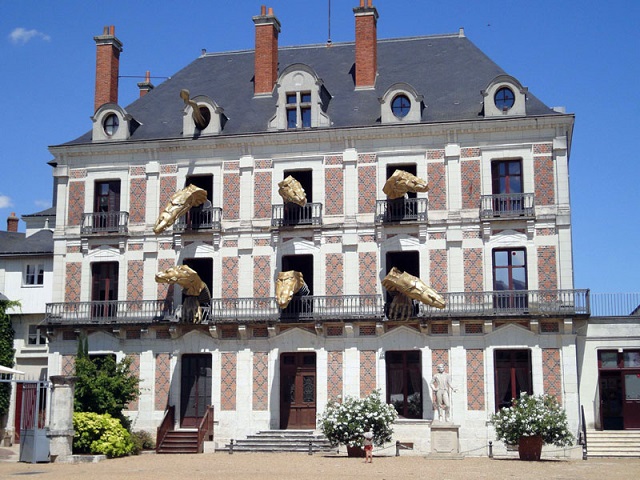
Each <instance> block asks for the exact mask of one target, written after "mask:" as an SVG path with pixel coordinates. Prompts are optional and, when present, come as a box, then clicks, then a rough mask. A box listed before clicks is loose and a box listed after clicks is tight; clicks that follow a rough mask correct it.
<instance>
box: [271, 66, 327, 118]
mask: <svg viewBox="0 0 640 480" xmlns="http://www.w3.org/2000/svg"><path fill="white" fill-rule="evenodd" d="M276 95H277V104H276V113H275V115H274V116H273V117H271V119H270V120H269V128H271V129H277V130H295V129H301V128H315V127H328V126H329V125H330V124H331V122H330V121H329V117H328V115H327V114H326V111H327V108H328V106H329V101H330V100H331V95H329V92H328V91H327V89H326V88H324V85H323V84H322V80H321V79H320V78H318V76H317V75H316V74H315V72H314V71H313V70H311V69H310V68H309V67H308V66H306V65H302V64H296V65H291V66H289V67H287V68H286V69H285V70H284V72H282V75H280V78H279V80H278V83H277V85H276Z"/></svg>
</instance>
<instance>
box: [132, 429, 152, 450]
mask: <svg viewBox="0 0 640 480" xmlns="http://www.w3.org/2000/svg"><path fill="white" fill-rule="evenodd" d="M131 440H132V441H133V452H132V453H134V454H135V455H138V454H139V453H140V452H141V451H143V450H153V449H154V448H156V442H155V441H154V439H153V437H152V436H151V434H150V433H149V432H147V431H146V430H138V431H136V432H133V433H132V434H131Z"/></svg>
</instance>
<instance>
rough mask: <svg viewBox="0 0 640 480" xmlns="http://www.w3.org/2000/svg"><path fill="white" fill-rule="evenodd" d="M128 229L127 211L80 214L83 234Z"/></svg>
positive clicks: (116, 231)
mask: <svg viewBox="0 0 640 480" xmlns="http://www.w3.org/2000/svg"><path fill="white" fill-rule="evenodd" d="M128 230H129V212H92V213H83V214H82V226H81V227H80V231H81V233H82V234H83V235H95V234H101V233H118V234H122V233H127V232H128Z"/></svg>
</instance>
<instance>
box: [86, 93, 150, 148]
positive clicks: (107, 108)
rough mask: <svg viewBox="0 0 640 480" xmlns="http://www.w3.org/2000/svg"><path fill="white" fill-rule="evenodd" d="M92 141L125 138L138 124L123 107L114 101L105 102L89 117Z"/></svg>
mask: <svg viewBox="0 0 640 480" xmlns="http://www.w3.org/2000/svg"><path fill="white" fill-rule="evenodd" d="M91 120H92V121H93V129H92V138H93V141H94V142H104V141H110V140H127V139H128V138H129V137H130V136H131V133H133V131H134V130H135V129H136V128H138V126H139V125H140V124H139V123H138V122H137V121H136V120H135V119H134V118H133V117H132V116H131V115H129V114H128V113H127V112H126V111H125V109H124V108H122V107H120V106H119V105H117V104H115V103H105V104H104V105H102V106H101V107H100V108H98V110H96V113H95V114H94V115H93V117H91Z"/></svg>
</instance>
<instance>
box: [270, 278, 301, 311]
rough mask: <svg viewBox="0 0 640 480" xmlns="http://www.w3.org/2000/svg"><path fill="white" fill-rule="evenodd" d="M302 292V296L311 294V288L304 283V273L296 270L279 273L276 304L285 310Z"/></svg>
mask: <svg viewBox="0 0 640 480" xmlns="http://www.w3.org/2000/svg"><path fill="white" fill-rule="evenodd" d="M298 292H300V293H301V294H302V295H308V294H309V287H307V284H306V283H305V282H304V277H303V276H302V273H300V272H296V271H295V270H288V271H286V272H279V273H278V279H277V280H276V303H277V304H278V306H279V307H280V308H281V309H282V310H284V309H285V308H287V306H288V305H289V302H291V299H292V298H293V296H294V295H295V294H296V293H298Z"/></svg>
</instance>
